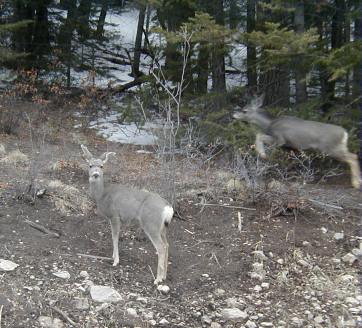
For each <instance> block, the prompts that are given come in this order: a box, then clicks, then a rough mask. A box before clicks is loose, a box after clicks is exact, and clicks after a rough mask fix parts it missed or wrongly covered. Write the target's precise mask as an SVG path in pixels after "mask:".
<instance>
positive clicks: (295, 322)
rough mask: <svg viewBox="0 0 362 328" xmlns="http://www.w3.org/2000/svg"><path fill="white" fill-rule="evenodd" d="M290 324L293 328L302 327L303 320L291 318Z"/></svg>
mask: <svg viewBox="0 0 362 328" xmlns="http://www.w3.org/2000/svg"><path fill="white" fill-rule="evenodd" d="M291 322H292V325H293V326H294V327H303V320H302V319H300V318H298V317H293V318H292V320H291Z"/></svg>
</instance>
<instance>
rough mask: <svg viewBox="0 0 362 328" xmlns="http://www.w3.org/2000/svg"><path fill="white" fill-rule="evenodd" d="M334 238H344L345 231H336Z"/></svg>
mask: <svg viewBox="0 0 362 328" xmlns="http://www.w3.org/2000/svg"><path fill="white" fill-rule="evenodd" d="M333 238H334V240H337V241H338V240H342V239H343V238H344V233H343V232H336V233H335V234H334V236H333Z"/></svg>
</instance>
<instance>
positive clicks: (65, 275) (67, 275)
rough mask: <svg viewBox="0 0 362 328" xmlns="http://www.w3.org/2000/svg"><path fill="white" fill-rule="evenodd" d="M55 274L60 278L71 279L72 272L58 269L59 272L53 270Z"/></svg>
mask: <svg viewBox="0 0 362 328" xmlns="http://www.w3.org/2000/svg"><path fill="white" fill-rule="evenodd" d="M53 276H56V277H58V278H62V279H69V278H70V273H69V272H68V271H65V270H63V271H57V272H53Z"/></svg>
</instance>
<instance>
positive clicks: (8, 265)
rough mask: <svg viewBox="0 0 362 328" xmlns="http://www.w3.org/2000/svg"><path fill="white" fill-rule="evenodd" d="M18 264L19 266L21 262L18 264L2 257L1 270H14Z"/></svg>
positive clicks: (0, 261)
mask: <svg viewBox="0 0 362 328" xmlns="http://www.w3.org/2000/svg"><path fill="white" fill-rule="evenodd" d="M18 266H19V264H16V263H15V262H13V261H9V260H4V259H0V271H13V270H15V269H16V268H17V267H18Z"/></svg>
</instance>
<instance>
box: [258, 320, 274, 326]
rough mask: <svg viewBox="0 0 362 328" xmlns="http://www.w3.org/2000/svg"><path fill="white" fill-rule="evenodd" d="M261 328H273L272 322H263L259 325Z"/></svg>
mask: <svg viewBox="0 0 362 328" xmlns="http://www.w3.org/2000/svg"><path fill="white" fill-rule="evenodd" d="M260 326H261V327H274V325H273V323H272V322H267V321H263V322H261V323H260Z"/></svg>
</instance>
